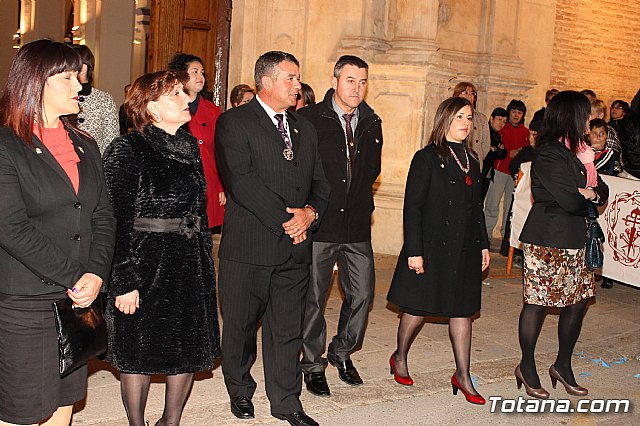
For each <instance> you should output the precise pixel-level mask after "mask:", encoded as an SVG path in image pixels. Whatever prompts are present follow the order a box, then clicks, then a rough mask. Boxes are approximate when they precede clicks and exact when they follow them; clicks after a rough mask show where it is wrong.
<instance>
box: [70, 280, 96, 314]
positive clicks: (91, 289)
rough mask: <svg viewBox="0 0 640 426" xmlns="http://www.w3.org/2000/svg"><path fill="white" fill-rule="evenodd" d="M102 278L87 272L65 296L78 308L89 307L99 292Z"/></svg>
mask: <svg viewBox="0 0 640 426" xmlns="http://www.w3.org/2000/svg"><path fill="white" fill-rule="evenodd" d="M100 286H102V278H100V277H99V276H97V275H95V274H92V273H89V272H87V273H86V274H84V275H82V276H81V277H80V279H79V280H78V281H77V282H76V283H75V284H74V285H73V289H70V290H67V296H69V299H71V300H72V301H73V303H74V304H75V305H76V306H77V307H79V308H87V307H89V306H90V305H91V304H92V303H93V301H94V300H96V297H98V293H99V292H100Z"/></svg>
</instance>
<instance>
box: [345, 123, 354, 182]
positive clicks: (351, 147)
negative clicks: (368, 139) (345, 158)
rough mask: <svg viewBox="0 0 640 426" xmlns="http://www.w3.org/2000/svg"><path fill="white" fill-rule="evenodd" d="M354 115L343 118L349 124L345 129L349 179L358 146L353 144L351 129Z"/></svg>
mask: <svg viewBox="0 0 640 426" xmlns="http://www.w3.org/2000/svg"><path fill="white" fill-rule="evenodd" d="M353 115H354V114H343V115H342V118H344V121H345V122H346V123H347V125H346V127H345V133H346V134H347V149H348V150H349V177H351V171H352V170H353V160H354V159H355V156H356V146H355V143H353V129H352V128H351V119H352V118H353Z"/></svg>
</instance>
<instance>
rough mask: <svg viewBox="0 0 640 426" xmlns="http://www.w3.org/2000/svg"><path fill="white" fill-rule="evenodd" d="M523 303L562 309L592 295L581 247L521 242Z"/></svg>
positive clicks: (591, 273) (591, 274)
mask: <svg viewBox="0 0 640 426" xmlns="http://www.w3.org/2000/svg"><path fill="white" fill-rule="evenodd" d="M523 250H524V271H523V274H524V303H527V304H529V305H542V306H553V307H558V308H562V307H565V306H571V305H573V304H575V303H578V302H579V301H581V300H584V299H589V298H591V297H593V296H595V283H594V279H593V272H592V271H591V270H590V269H589V268H588V267H587V265H586V263H585V261H584V249H562V248H555V247H542V246H537V245H534V244H523Z"/></svg>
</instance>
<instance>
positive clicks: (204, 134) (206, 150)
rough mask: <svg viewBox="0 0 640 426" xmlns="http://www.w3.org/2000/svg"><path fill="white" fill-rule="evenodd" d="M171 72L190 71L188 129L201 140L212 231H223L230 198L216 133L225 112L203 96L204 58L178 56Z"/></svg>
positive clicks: (172, 64)
mask: <svg viewBox="0 0 640 426" xmlns="http://www.w3.org/2000/svg"><path fill="white" fill-rule="evenodd" d="M169 70H173V71H186V72H187V74H189V81H187V82H185V84H184V91H185V93H186V94H187V95H188V96H189V111H190V112H191V121H189V123H188V124H187V126H186V128H187V130H188V131H189V133H191V134H192V135H193V136H195V138H196V139H197V140H198V147H199V148H200V157H201V158H202V167H204V176H205V178H206V180H207V216H208V218H209V228H211V229H215V230H216V231H218V232H219V227H220V226H221V225H222V220H223V219H224V205H225V204H226V203H227V196H226V194H225V193H224V188H223V186H222V180H221V179H220V175H219V173H218V164H217V163H216V156H215V149H214V145H213V142H214V140H213V139H214V136H215V133H216V120H217V119H218V117H219V116H220V114H221V111H220V108H218V107H217V106H216V105H214V104H213V102H211V101H209V100H207V99H205V98H204V97H203V95H204V93H205V92H206V79H205V71H204V66H203V65H202V59H200V58H199V57H197V56H194V55H189V54H187V53H177V54H176V55H175V56H174V57H173V59H172V60H171V62H170V63H169Z"/></svg>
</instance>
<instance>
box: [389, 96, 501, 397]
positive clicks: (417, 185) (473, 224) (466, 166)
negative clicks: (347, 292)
mask: <svg viewBox="0 0 640 426" xmlns="http://www.w3.org/2000/svg"><path fill="white" fill-rule="evenodd" d="M472 111H473V110H472V108H471V104H470V103H469V101H468V100H466V99H464V98H459V97H456V98H450V99H447V100H445V101H444V102H442V103H441V104H440V106H439V107H438V110H437V111H436V116H435V120H434V126H433V131H432V132H431V136H430V137H429V143H428V145H427V146H426V147H425V148H423V149H422V150H420V151H418V152H417V153H416V155H415V156H414V157H413V160H412V162H411V168H410V169H409V176H408V177H407V186H406V190H405V198H404V213H403V217H404V246H403V247H402V251H401V252H400V256H399V258H398V265H397V266H396V270H395V274H394V276H393V281H392V282H391V288H390V289H389V294H388V296H387V299H388V300H389V302H391V303H393V304H396V305H398V306H399V308H400V311H401V312H402V316H401V318H400V325H399V327H398V346H397V348H396V350H395V352H394V353H393V354H392V355H391V358H390V359H389V364H390V367H391V372H392V373H393V374H394V378H395V380H396V381H397V382H398V383H400V384H403V385H412V384H413V380H412V379H411V377H410V376H409V372H408V367H407V354H408V352H409V348H410V346H411V342H412V341H413V339H414V338H415V336H416V333H417V332H418V331H419V329H420V327H421V325H422V323H423V321H424V317H425V316H444V317H448V318H449V336H450V338H451V343H452V346H453V352H454V356H455V361H456V372H455V374H454V375H453V376H452V377H451V384H452V385H453V389H454V394H456V393H457V391H458V389H460V390H462V392H463V393H464V395H465V397H466V399H467V401H469V402H472V403H475V404H484V403H485V400H484V398H482V396H481V395H479V394H478V393H477V392H476V391H475V389H474V388H473V384H472V382H471V376H470V374H469V365H470V358H471V316H472V315H473V314H474V313H476V312H477V311H478V310H480V295H481V285H482V284H481V283H482V271H483V270H485V269H486V268H487V267H488V266H489V240H488V238H487V232H486V229H485V224H484V214H483V211H482V201H481V198H480V196H481V182H480V166H479V164H478V161H477V159H476V158H475V157H474V156H473V152H472V151H470V149H469V141H468V137H469V134H470V132H471V130H472V128H473V123H472V117H473V113H472ZM469 152H471V153H472V155H469Z"/></svg>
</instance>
